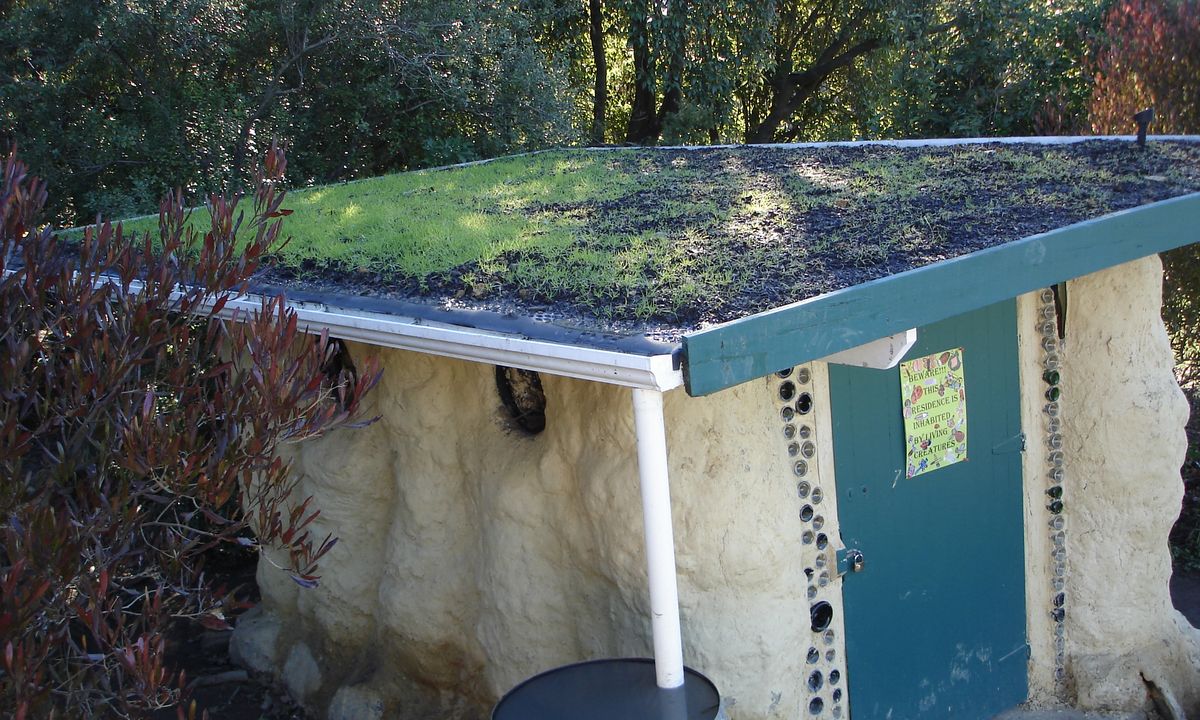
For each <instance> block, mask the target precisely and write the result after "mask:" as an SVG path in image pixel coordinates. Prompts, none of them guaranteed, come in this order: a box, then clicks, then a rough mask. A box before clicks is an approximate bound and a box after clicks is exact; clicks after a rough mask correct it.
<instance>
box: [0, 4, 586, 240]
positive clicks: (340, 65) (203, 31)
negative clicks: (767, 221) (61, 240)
mask: <svg viewBox="0 0 1200 720" xmlns="http://www.w3.org/2000/svg"><path fill="white" fill-rule="evenodd" d="M531 26H532V21H531V19H530V17H529V13H526V12H524V11H522V10H521V9H520V8H517V7H509V6H505V5H500V6H485V5H479V4H476V3H473V2H460V3H444V2H442V1H441V0H364V1H361V2H360V1H357V0H283V1H282V2H280V1H278V0H246V1H244V2H235V1H233V0H225V1H221V2H213V1H211V0H180V1H179V2H176V1H174V0H129V1H128V2H120V3H117V2H109V1H106V0H98V1H96V2H73V1H69V0H31V1H30V2H17V3H3V4H0V77H3V78H4V79H3V81H2V84H0V128H3V130H0V134H3V135H4V137H2V138H0V140H4V141H6V142H7V141H14V140H15V141H16V142H17V143H18V144H19V146H20V147H21V148H22V152H23V155H24V156H25V157H26V159H27V160H28V162H29V163H30V164H31V165H32V166H33V167H34V168H36V169H37V170H38V172H40V173H42V174H43V175H44V176H45V177H46V179H47V181H48V182H49V183H50V186H51V187H53V188H55V193H54V195H53V196H52V197H51V198H50V207H51V209H52V211H53V212H54V213H55V214H56V215H57V216H58V217H59V218H60V219H62V220H63V221H64V222H72V223H79V222H83V221H86V220H88V219H90V218H92V217H94V215H95V214H96V213H97V212H100V211H103V212H104V213H105V214H106V215H110V216H113V215H115V216H121V215H128V214H132V213H137V212H149V211H150V209H151V208H153V207H154V205H155V204H156V202H157V198H158V197H159V196H160V195H161V194H162V193H163V192H165V191H166V190H167V189H169V188H171V187H172V186H173V185H175V184H178V183H183V184H184V187H185V190H187V191H188V192H189V193H190V194H192V195H198V194H199V193H201V192H203V191H204V190H206V189H212V188H220V187H225V186H227V184H228V183H230V182H231V181H234V182H238V181H244V180H246V179H247V178H246V177H245V174H246V167H245V166H246V158H247V157H252V156H255V155H257V154H258V153H259V152H260V151H261V148H260V145H261V143H262V138H268V139H269V138H272V137H281V138H284V139H286V140H287V141H290V142H291V144H292V145H293V146H294V147H295V148H296V150H295V151H294V152H293V153H292V156H291V160H292V163H291V172H292V179H293V181H299V182H323V181H331V180H337V179H342V178H348V177H354V176H359V175H364V174H377V173H380V172H384V171H387V170H393V169H401V168H407V167H413V166H420V165H427V164H431V163H441V162H449V161H457V160H464V159H470V158H474V157H479V156H486V155H495V154H500V153H504V152H510V151H514V150H519V149H522V148H526V147H531V146H537V145H544V144H547V143H559V142H564V141H567V140H569V139H571V136H570V135H569V131H570V128H569V122H568V117H569V113H568V103H567V102H566V101H565V100H564V96H565V93H564V88H565V80H564V78H563V76H562V73H561V72H560V71H559V70H558V66H557V65H556V64H555V63H552V62H550V59H549V57H548V56H547V55H546V54H545V53H544V52H543V50H542V48H541V46H539V45H538V44H536V43H533V42H531V41H530V40H531V37H532V27H531Z"/></svg>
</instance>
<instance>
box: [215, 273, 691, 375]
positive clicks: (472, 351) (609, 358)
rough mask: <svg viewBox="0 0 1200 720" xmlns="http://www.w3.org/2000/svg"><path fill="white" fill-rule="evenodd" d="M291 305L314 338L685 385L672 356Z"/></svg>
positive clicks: (249, 301) (241, 305) (256, 299)
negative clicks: (327, 336)
mask: <svg viewBox="0 0 1200 720" xmlns="http://www.w3.org/2000/svg"><path fill="white" fill-rule="evenodd" d="M287 305H288V307H289V308H290V309H291V310H294V311H295V313H296V318H297V320H298V325H299V327H300V328H301V329H302V330H304V331H305V332H309V333H313V334H317V333H320V332H321V331H322V330H326V329H328V330H329V334H330V335H332V336H334V337H338V338H342V339H344V340H357V341H359V342H364V343H368V344H371V345H379V346H382V347H391V348H399V349H401V350H413V351H416V352H423V353H428V354H431V355H442V356H445V357H452V358H458V359H460V360H470V361H473V362H482V363H488V364H492V365H506V366H508V367H516V368H522V369H525V370H534V371H537V372H544V373H548V374H551V375H565V376H567V377H573V378H579V379H580V380H592V381H594V382H602V383H607V384H610V385H623V386H626V387H632V388H641V389H644V390H658V391H666V390H671V389H674V388H677V387H679V386H680V385H683V372H682V371H681V370H679V369H677V368H676V367H675V365H674V359H673V358H672V357H671V355H669V354H663V355H635V354H632V353H623V352H617V351H615V350H600V349H596V348H588V347H580V346H578V345H565V344H561V343H552V342H546V341H544V340H530V339H528V338H524V337H520V336H516V335H508V334H504V333H498V332H490V331H486V330H476V329H474V328H468V327H462V326H458V325H448V324H445V323H437V322H431V321H428V320H423V319H421V318H416V317H408V316H402V315H385V314H382V313H372V312H365V311H360V310H351V309H347V308H338V307H335V306H331V305H327V304H325V303H311V302H291V301H289V302H288V303H287ZM261 308H262V298H261V296H257V295H242V296H237V297H234V298H233V299H231V300H230V301H229V302H228V303H227V304H226V305H225V308H224V309H223V310H222V313H221V314H222V315H225V316H228V315H231V314H232V313H233V312H234V311H235V310H236V311H239V312H254V311H256V310H260V309H261Z"/></svg>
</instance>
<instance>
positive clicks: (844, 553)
mask: <svg viewBox="0 0 1200 720" xmlns="http://www.w3.org/2000/svg"><path fill="white" fill-rule="evenodd" d="M866 564H867V558H866V556H865V555H863V554H862V550H857V549H854V548H846V549H843V550H838V551H837V574H838V577H841V576H843V575H845V574H846V573H851V572H852V573H857V572H862V571H863V567H865V566H866Z"/></svg>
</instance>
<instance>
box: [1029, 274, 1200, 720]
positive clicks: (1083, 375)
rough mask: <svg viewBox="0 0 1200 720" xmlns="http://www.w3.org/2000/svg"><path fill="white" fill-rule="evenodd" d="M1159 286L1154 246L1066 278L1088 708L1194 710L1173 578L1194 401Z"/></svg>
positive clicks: (1066, 396) (1196, 659)
mask: <svg viewBox="0 0 1200 720" xmlns="http://www.w3.org/2000/svg"><path fill="white" fill-rule="evenodd" d="M1161 287H1162V284H1161V267H1160V265H1159V261H1158V258H1157V257H1150V258H1146V259H1143V260H1139V261H1136V262H1132V263H1128V264H1126V265H1122V266H1119V267H1116V268H1112V269H1110V270H1106V271H1104V272H1100V273H1096V274H1094V275H1089V276H1087V277H1084V278H1081V279H1079V280H1076V281H1073V282H1071V283H1069V285H1068V312H1067V326H1066V342H1067V345H1066V352H1065V353H1064V370H1063V381H1062V382H1063V401H1062V402H1063V417H1064V422H1063V436H1064V438H1063V439H1064V443H1065V447H1064V449H1065V451H1066V456H1065V457H1066V468H1065V469H1066V479H1067V484H1066V488H1065V489H1066V497H1065V498H1064V499H1065V500H1066V519H1067V535H1068V566H1069V577H1068V594H1067V615H1066V617H1067V626H1066V633H1067V652H1068V670H1069V674H1070V679H1071V681H1072V682H1073V684H1074V688H1073V689H1074V694H1075V699H1076V701H1077V702H1078V704H1079V705H1080V706H1081V707H1083V708H1085V709H1089V710H1114V711H1118V710H1119V711H1131V710H1137V709H1140V708H1143V707H1146V706H1147V704H1148V703H1150V702H1151V701H1152V699H1153V698H1154V696H1156V695H1157V697H1158V704H1159V707H1160V708H1163V707H1165V706H1168V705H1170V703H1171V699H1172V696H1173V698H1174V700H1175V701H1176V702H1177V703H1178V705H1180V706H1182V707H1183V708H1184V709H1186V711H1187V712H1188V714H1189V716H1190V717H1198V716H1200V632H1198V631H1196V630H1195V629H1193V628H1192V627H1191V626H1190V625H1189V624H1188V622H1187V621H1186V620H1185V619H1184V617H1183V616H1182V615H1181V614H1180V613H1179V612H1177V611H1176V610H1174V608H1173V607H1172V605H1171V600H1170V596H1169V594H1168V586H1167V583H1168V579H1169V577H1170V574H1171V562H1170V555H1169V553H1168V549H1167V534H1168V532H1169V530H1170V528H1171V525H1172V523H1173V522H1174V520H1175V518H1176V517H1177V516H1178V514H1179V507H1180V499H1181V497H1182V494H1183V485H1182V482H1181V480H1180V476H1179V467H1180V465H1181V463H1182V461H1183V457H1184V453H1185V450H1186V437H1185V435H1184V431H1183V427H1184V424H1185V422H1186V420H1187V415H1188V406H1187V403H1186V401H1185V399H1184V397H1183V394H1182V392H1181V391H1180V389H1179V387H1178V385H1176V383H1175V380H1174V376H1173V375H1172V372H1171V367H1172V356H1171V349H1170V346H1169V344H1168V341H1167V335H1166V332H1165V331H1164V329H1163V325H1162V322H1161V320H1160V319H1159V306H1160V300H1161ZM1042 606H1043V608H1044V609H1045V610H1047V611H1048V608H1045V603H1044V602H1043V603H1042Z"/></svg>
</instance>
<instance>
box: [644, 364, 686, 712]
mask: <svg viewBox="0 0 1200 720" xmlns="http://www.w3.org/2000/svg"><path fill="white" fill-rule="evenodd" d="M633 419H634V428H635V430H636V433H637V454H638V478H639V480H640V482H641V489H642V522H643V523H644V525H645V531H646V565H647V571H648V572H647V574H648V576H649V581H650V627H651V631H652V633H653V636H654V673H655V678H656V681H657V683H658V687H660V688H664V689H670V688H677V687H681V686H682V685H683V637H682V633H681V631H680V626H679V586H678V583H677V580H676V575H675V538H674V534H673V529H672V526H671V488H670V483H669V482H668V478H667V432H666V424H665V422H664V420H663V395H662V393H661V392H660V391H657V390H646V389H642V388H634V389H633Z"/></svg>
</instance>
